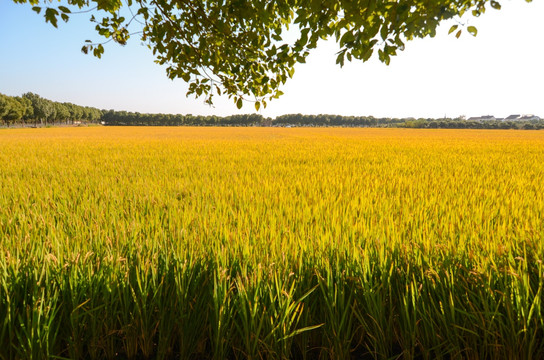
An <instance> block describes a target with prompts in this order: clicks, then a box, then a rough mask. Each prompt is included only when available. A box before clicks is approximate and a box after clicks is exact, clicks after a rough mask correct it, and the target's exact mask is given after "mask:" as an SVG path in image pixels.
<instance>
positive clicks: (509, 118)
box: [504, 114, 521, 121]
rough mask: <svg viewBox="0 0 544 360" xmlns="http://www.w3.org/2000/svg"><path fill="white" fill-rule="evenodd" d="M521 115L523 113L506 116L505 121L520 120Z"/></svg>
mask: <svg viewBox="0 0 544 360" xmlns="http://www.w3.org/2000/svg"><path fill="white" fill-rule="evenodd" d="M520 117H521V115H519V114H516V115H510V116H508V117H507V118H505V119H504V121H515V120H519V118H520Z"/></svg>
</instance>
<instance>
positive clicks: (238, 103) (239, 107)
mask: <svg viewBox="0 0 544 360" xmlns="http://www.w3.org/2000/svg"><path fill="white" fill-rule="evenodd" d="M242 106H244V102H243V101H242V98H238V100H237V101H236V107H237V108H238V109H241V108H242Z"/></svg>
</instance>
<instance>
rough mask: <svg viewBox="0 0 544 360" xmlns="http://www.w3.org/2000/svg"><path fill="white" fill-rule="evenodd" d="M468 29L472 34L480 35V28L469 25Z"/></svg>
mask: <svg viewBox="0 0 544 360" xmlns="http://www.w3.org/2000/svg"><path fill="white" fill-rule="evenodd" d="M467 31H468V32H469V33H470V35H472V36H476V35H478V29H476V28H475V27H474V26H469V27H467Z"/></svg>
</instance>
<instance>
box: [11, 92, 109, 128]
mask: <svg viewBox="0 0 544 360" xmlns="http://www.w3.org/2000/svg"><path fill="white" fill-rule="evenodd" d="M101 118H102V111H101V110H99V109H96V108H93V107H88V106H79V105H75V104H71V103H61V102H56V101H51V100H48V99H44V98H42V97H40V96H39V95H36V94H33V93H30V92H29V93H26V94H23V95H22V96H7V95H3V94H0V125H3V126H12V125H31V126H38V125H40V126H46V125H52V124H77V123H99V122H100V121H101Z"/></svg>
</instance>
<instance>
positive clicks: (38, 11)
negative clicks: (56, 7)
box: [32, 6, 42, 14]
mask: <svg viewBox="0 0 544 360" xmlns="http://www.w3.org/2000/svg"><path fill="white" fill-rule="evenodd" d="M32 10H33V11H35V12H36V13H37V14H39V13H40V12H41V11H42V8H41V7H39V6H33V7H32Z"/></svg>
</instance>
